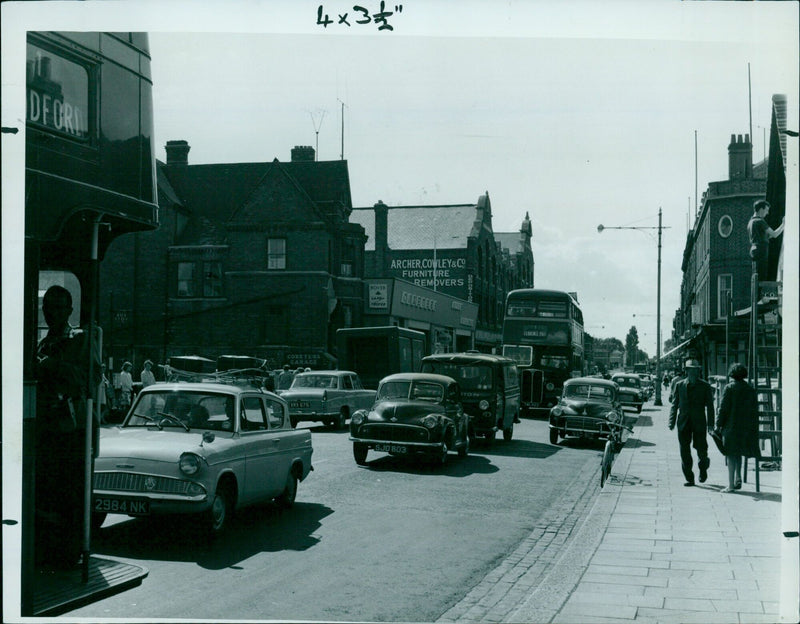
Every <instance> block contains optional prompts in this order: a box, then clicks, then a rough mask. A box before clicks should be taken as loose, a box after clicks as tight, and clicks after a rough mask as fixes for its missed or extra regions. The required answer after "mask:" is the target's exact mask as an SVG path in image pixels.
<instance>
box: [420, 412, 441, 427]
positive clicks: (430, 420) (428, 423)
mask: <svg viewBox="0 0 800 624" xmlns="http://www.w3.org/2000/svg"><path fill="white" fill-rule="evenodd" d="M438 423H439V417H438V416H437V415H436V414H428V415H427V416H426V417H425V418H423V419H422V426H423V427H426V428H427V429H433V428H434V427H435V426H436V425H437V424H438Z"/></svg>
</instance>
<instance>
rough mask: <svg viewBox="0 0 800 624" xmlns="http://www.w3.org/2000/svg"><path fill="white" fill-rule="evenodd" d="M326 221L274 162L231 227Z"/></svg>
mask: <svg viewBox="0 0 800 624" xmlns="http://www.w3.org/2000/svg"><path fill="white" fill-rule="evenodd" d="M324 220H325V217H324V216H323V214H322V213H321V211H320V210H319V209H318V208H317V207H316V205H315V204H314V202H313V201H312V200H311V198H310V197H309V196H308V194H307V193H306V192H305V191H304V190H303V189H302V188H301V187H300V186H299V185H298V184H297V182H295V180H294V179H293V178H291V177H290V176H289V175H288V174H287V173H286V172H285V171H284V169H283V168H282V167H281V166H280V164H279V163H277V162H274V163H273V164H272V166H270V167H268V168H267V170H266V172H265V173H264V175H263V176H262V177H261V179H260V180H259V181H258V183H257V184H256V186H255V188H253V190H252V191H251V192H250V194H249V195H248V196H247V198H246V199H245V200H244V202H243V203H242V204H241V205H240V206H238V207H234V210H233V213H232V214H231V216H230V218H229V219H228V224H229V225H263V224H268V223H275V222H281V223H286V222H293V221H295V222H298V221H299V222H313V221H316V222H319V221H324Z"/></svg>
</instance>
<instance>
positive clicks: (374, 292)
mask: <svg viewBox="0 0 800 624" xmlns="http://www.w3.org/2000/svg"><path fill="white" fill-rule="evenodd" d="M368 297H369V307H370V309H371V310H388V309H389V284H369V292H368Z"/></svg>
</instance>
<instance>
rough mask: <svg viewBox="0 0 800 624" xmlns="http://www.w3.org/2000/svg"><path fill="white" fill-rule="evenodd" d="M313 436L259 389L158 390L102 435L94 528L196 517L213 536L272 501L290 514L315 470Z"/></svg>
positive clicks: (182, 386) (199, 386) (200, 386)
mask: <svg viewBox="0 0 800 624" xmlns="http://www.w3.org/2000/svg"><path fill="white" fill-rule="evenodd" d="M312 453H313V449H312V446H311V434H310V432H309V431H303V430H294V429H292V427H291V423H290V420H289V409H288V406H287V404H286V402H285V401H284V400H283V399H281V398H280V397H279V396H278V395H276V394H273V393H271V392H267V391H265V390H263V389H260V388H257V387H255V386H250V385H247V384H244V385H243V386H238V385H229V384H221V383H192V382H188V383H185V382H180V383H157V384H155V385H152V386H148V387H147V388H144V389H143V390H142V391H141V392H140V393H139V395H138V396H137V397H136V402H135V403H134V404H133V406H132V407H131V409H130V411H129V412H128V415H127V417H126V418H125V420H124V421H123V422H122V424H121V425H118V426H115V427H111V428H103V429H101V431H100V445H99V454H98V457H97V459H96V460H95V466H94V491H93V502H92V509H93V525H94V526H95V527H99V526H100V525H101V524H102V523H103V521H104V520H105V518H106V514H109V513H112V514H126V515H129V516H149V515H156V514H197V515H198V516H199V517H200V519H201V521H202V523H203V524H204V525H205V527H206V528H207V529H208V530H209V531H210V532H211V533H212V534H216V533H220V532H222V530H223V529H224V528H225V526H226V524H227V522H228V520H229V518H230V515H231V513H232V512H234V511H235V510H236V509H239V508H242V507H245V506H247V505H253V504H257V503H262V502H265V501H269V500H272V499H275V501H276V502H277V503H278V504H280V505H282V506H284V507H291V506H292V504H293V503H294V500H295V496H296V495H297V484H298V482H299V481H302V480H303V479H305V478H306V476H308V474H309V472H310V471H311V470H313V468H312V466H311V455H312Z"/></svg>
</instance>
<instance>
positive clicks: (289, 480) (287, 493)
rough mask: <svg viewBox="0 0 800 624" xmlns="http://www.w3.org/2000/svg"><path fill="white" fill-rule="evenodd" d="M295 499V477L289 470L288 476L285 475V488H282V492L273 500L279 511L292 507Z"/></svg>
mask: <svg viewBox="0 0 800 624" xmlns="http://www.w3.org/2000/svg"><path fill="white" fill-rule="evenodd" d="M296 498H297V475H296V474H295V473H294V470H290V471H289V474H288V475H286V487H284V488H283V492H281V493H280V495H279V496H278V497H277V498H276V499H275V502H276V503H278V506H279V507H280V508H281V509H289V508H291V507H292V505H294V501H295V499H296Z"/></svg>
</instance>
